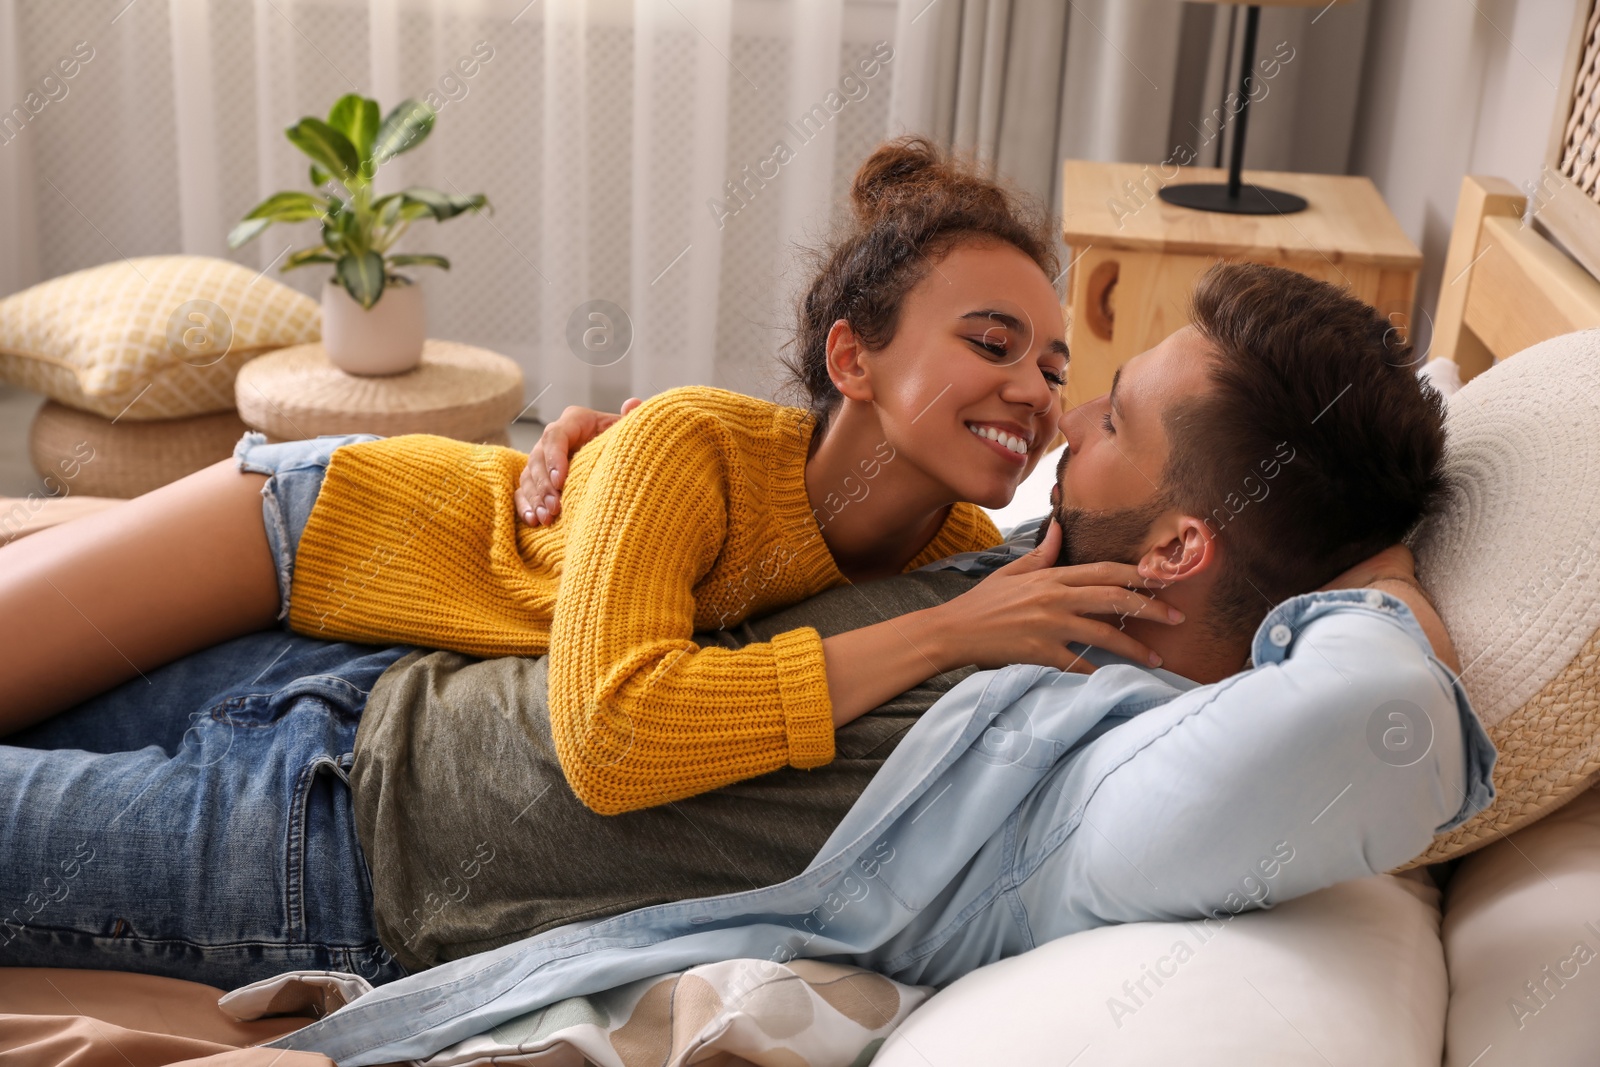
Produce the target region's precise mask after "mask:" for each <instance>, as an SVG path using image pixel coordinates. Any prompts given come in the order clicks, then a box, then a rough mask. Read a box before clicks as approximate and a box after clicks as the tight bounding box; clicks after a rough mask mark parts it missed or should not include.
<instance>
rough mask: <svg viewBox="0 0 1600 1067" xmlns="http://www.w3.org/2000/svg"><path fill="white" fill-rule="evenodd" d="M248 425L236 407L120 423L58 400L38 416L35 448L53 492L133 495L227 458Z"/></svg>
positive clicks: (32, 454)
mask: <svg viewBox="0 0 1600 1067" xmlns="http://www.w3.org/2000/svg"><path fill="white" fill-rule="evenodd" d="M246 429H247V427H246V426H245V424H244V423H243V422H241V421H239V416H238V415H237V414H235V413H234V412H232V411H222V412H218V413H217V414H214V415H196V416H194V417H193V418H188V419H160V420H157V421H153V422H134V421H133V420H131V419H122V420H119V421H116V422H113V421H112V420H110V419H108V418H106V417H105V416H103V415H95V414H93V413H91V412H87V411H79V410H78V409H77V408H69V407H67V406H66V405H65V404H58V403H56V402H55V401H54V400H51V401H49V402H47V403H46V404H45V405H44V406H43V407H41V408H40V409H39V413H38V414H37V415H35V416H34V418H33V425H32V426H31V427H30V428H29V431H28V453H29V458H30V459H32V461H33V469H34V470H36V471H37V472H38V473H39V477H40V478H43V479H44V484H45V488H46V489H47V490H48V491H50V492H52V493H55V494H57V495H61V494H65V493H71V494H73V495H77V494H80V493H81V494H83V495H85V496H109V497H124V498H126V497H135V496H138V495H139V494H140V493H148V492H149V491H150V490H152V489H157V488H160V487H161V486H163V485H166V484H167V483H168V482H175V481H177V480H178V479H179V478H182V477H183V476H184V475H186V474H193V473H194V472H195V471H197V470H199V469H201V468H202V467H209V466H210V465H211V464H213V463H215V462H217V461H218V460H219V459H227V458H228V457H229V456H231V455H233V446H234V445H235V444H236V443H238V440H239V438H240V437H241V436H242V435H243V434H244V432H245V430H246Z"/></svg>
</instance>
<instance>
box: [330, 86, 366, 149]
mask: <svg viewBox="0 0 1600 1067" xmlns="http://www.w3.org/2000/svg"><path fill="white" fill-rule="evenodd" d="M328 125H329V126H332V127H333V128H334V129H336V130H338V131H339V132H340V133H342V134H344V135H345V136H346V137H348V138H349V139H350V144H351V145H352V146H353V147H354V148H355V150H356V160H357V163H358V165H359V164H360V163H364V162H366V160H367V157H368V156H370V155H371V154H372V141H373V139H374V138H376V137H377V136H378V102H377V101H376V100H372V99H370V98H368V97H365V96H362V95H361V94H360V93H346V94H345V95H343V96H341V97H340V98H339V99H338V100H337V101H336V102H335V103H334V105H333V108H332V110H330V111H329V112H328Z"/></svg>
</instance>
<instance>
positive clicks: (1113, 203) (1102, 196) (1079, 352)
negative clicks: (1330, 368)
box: [1061, 159, 1422, 404]
mask: <svg viewBox="0 0 1600 1067" xmlns="http://www.w3.org/2000/svg"><path fill="white" fill-rule="evenodd" d="M1063 167H1064V170H1063V181H1062V220H1061V226H1062V235H1063V237H1064V239H1065V241H1066V244H1067V246H1068V248H1069V250H1070V257H1071V258H1070V260H1069V262H1071V264H1072V267H1071V278H1070V281H1069V283H1068V288H1067V301H1066V307H1065V308H1064V310H1065V312H1066V316H1067V345H1068V346H1069V347H1070V348H1071V350H1072V355H1071V361H1070V363H1069V365H1068V371H1067V394H1066V400H1067V403H1069V404H1081V403H1083V402H1084V401H1086V400H1092V399H1094V398H1095V397H1097V396H1099V395H1101V394H1102V393H1104V392H1106V391H1107V390H1108V389H1110V388H1111V375H1112V374H1113V373H1114V372H1115V371H1116V369H1117V368H1118V367H1120V366H1121V365H1122V364H1124V363H1126V362H1127V361H1128V360H1129V359H1132V358H1133V357H1134V356H1136V355H1138V354H1139V353H1140V352H1143V351H1146V350H1147V349H1149V348H1151V347H1153V346H1154V345H1156V344H1157V343H1158V342H1160V341H1161V340H1162V339H1163V338H1165V337H1166V336H1167V335H1168V334H1170V333H1172V332H1173V331H1174V330H1176V329H1178V328H1179V327H1180V326H1183V325H1184V324H1185V323H1187V322H1188V321H1189V317H1188V311H1187V309H1188V302H1189V294H1190V292H1191V290H1192V289H1193V287H1194V282H1195V279H1196V278H1197V277H1198V276H1199V275H1200V273H1201V272H1202V271H1204V270H1205V269H1206V268H1207V267H1209V266H1210V265H1211V264H1212V263H1215V262H1216V261H1218V260H1220V259H1242V260H1251V261H1254V262H1257V263H1270V264H1273V265H1275V266H1280V267H1288V268H1289V269H1291V270H1297V271H1299V272H1300V273H1302V274H1307V275H1310V276H1311V277H1313V278H1320V279H1322V280H1323V281H1328V282H1332V283H1333V284H1335V285H1340V286H1343V287H1345V288H1346V289H1349V290H1350V291H1351V292H1352V293H1354V294H1355V295H1356V296H1358V297H1360V298H1361V299H1362V300H1365V301H1366V302H1367V303H1369V304H1371V305H1373V306H1374V307H1376V308H1377V309H1378V310H1379V311H1380V312H1382V313H1383V314H1384V315H1386V316H1388V317H1389V321H1390V322H1392V323H1394V324H1395V325H1396V326H1397V327H1398V328H1399V329H1400V330H1402V331H1404V330H1405V329H1406V328H1407V327H1408V326H1409V324H1410V318H1411V305H1412V301H1413V300H1414V299H1415V296H1416V288H1417V271H1418V270H1419V269H1420V268H1421V266H1422V253H1421V252H1420V251H1419V250H1418V249H1417V246H1416V245H1415V244H1413V243H1412V242H1411V239H1410V238H1409V237H1407V236H1406V234H1405V231H1404V230H1402V229H1401V228H1400V223H1399V221H1398V220H1396V219H1395V217H1394V215H1393V213H1391V212H1390V211H1389V208H1388V205H1386V204H1385V203H1384V202H1383V197H1382V196H1380V195H1379V194H1378V190H1377V188H1376V187H1375V186H1374V185H1373V184H1372V182H1371V180H1370V179H1367V178H1363V177H1347V176H1344V175H1330V174H1285V173H1274V172H1268V171H1245V173H1244V180H1245V181H1246V182H1253V183H1256V184H1258V185H1266V186H1270V187H1272V188H1274V189H1282V190H1284V191H1285V192H1290V193H1294V194H1296V195H1298V196H1303V197H1305V199H1306V200H1307V201H1309V203H1310V206H1309V207H1308V208H1306V210H1304V211H1301V212H1297V213H1295V214H1292V215H1224V214H1218V213H1215V212H1209V211H1195V210H1192V209H1189V208H1181V207H1177V206H1175V205H1172V204H1168V203H1167V202H1166V201H1164V200H1162V199H1161V198H1160V197H1159V196H1158V195H1157V193H1158V192H1159V191H1160V189H1161V187H1162V186H1163V185H1167V184H1176V183H1181V182H1215V181H1226V180H1227V174H1226V172H1225V171H1222V170H1219V169H1217V168H1213V167H1177V166H1173V165H1166V166H1162V165H1159V164H1142V163H1091V162H1087V161H1084V160H1074V159H1069V160H1067V161H1066V163H1065V164H1064V165H1063Z"/></svg>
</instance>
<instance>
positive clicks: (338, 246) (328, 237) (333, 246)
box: [322, 215, 346, 255]
mask: <svg viewBox="0 0 1600 1067" xmlns="http://www.w3.org/2000/svg"><path fill="white" fill-rule="evenodd" d="M322 243H323V245H324V246H326V247H327V249H328V251H330V252H332V253H333V254H334V255H344V253H345V251H346V249H345V243H344V233H343V231H341V230H340V229H339V223H338V220H337V219H336V218H335V217H334V216H332V215H330V216H328V217H327V218H325V219H323V220H322Z"/></svg>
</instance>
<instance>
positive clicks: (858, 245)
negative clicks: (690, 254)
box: [784, 137, 1058, 431]
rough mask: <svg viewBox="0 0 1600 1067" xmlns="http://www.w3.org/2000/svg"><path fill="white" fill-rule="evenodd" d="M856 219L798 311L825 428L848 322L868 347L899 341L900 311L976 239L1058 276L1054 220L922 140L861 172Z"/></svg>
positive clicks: (811, 386)
mask: <svg viewBox="0 0 1600 1067" xmlns="http://www.w3.org/2000/svg"><path fill="white" fill-rule="evenodd" d="M850 202H851V206H852V207H853V209H854V217H853V219H852V221H851V222H850V224H849V225H847V226H846V227H845V229H844V232H843V233H840V234H837V235H836V236H835V237H834V238H833V240H832V241H830V242H829V243H828V245H827V246H826V247H824V248H822V249H820V250H817V251H814V252H813V253H812V258H813V261H814V262H815V264H816V273H815V275H814V276H813V279H812V282H811V285H810V286H809V287H808V288H807V290H806V292H805V295H804V296H802V297H801V299H800V302H799V308H798V323H797V325H796V328H795V336H794V341H793V351H792V352H791V353H789V354H788V355H787V356H786V357H785V360H784V361H785V363H786V364H787V365H788V367H789V370H790V372H791V374H792V377H793V382H792V384H793V385H794V387H795V389H796V391H797V392H798V393H799V394H800V395H801V396H802V397H803V398H804V399H805V401H806V406H808V407H809V408H810V410H811V413H812V414H813V415H814V416H815V417H816V420H817V429H818V431H821V430H822V429H824V428H826V426H827V424H828V418H829V416H830V415H832V413H833V410H834V408H835V407H836V406H837V405H838V403H839V400H840V397H839V392H838V390H836V389H835V388H834V386H833V382H832V381H831V380H830V379H829V377H828V356H827V344H828V331H829V330H830V329H831V328H832V327H833V324H834V323H835V322H837V321H838V320H840V319H844V320H846V321H847V322H849V323H850V328H851V329H852V330H854V331H855V334H856V336H857V337H859V338H860V339H861V342H862V343H863V344H864V345H865V346H866V347H867V348H868V349H869V350H872V349H879V348H882V347H883V346H884V345H887V344H888V343H889V342H890V341H892V340H894V334H895V328H896V326H897V325H898V323H899V317H900V305H901V303H902V302H903V301H904V300H905V297H906V294H907V293H909V292H910V291H911V289H912V288H913V287H914V286H915V285H916V284H917V283H918V282H919V281H921V280H922V279H923V278H924V277H925V276H926V275H927V273H928V271H929V270H930V269H931V265H932V264H933V263H935V262H937V261H938V260H939V259H940V258H942V257H943V256H945V255H947V254H949V252H950V251H951V250H952V249H953V248H955V247H956V246H957V245H958V244H960V243H962V242H965V241H968V240H971V241H976V242H986V241H987V242H1003V243H1005V244H1010V245H1013V246H1015V247H1016V248H1017V249H1018V250H1020V251H1021V252H1022V253H1023V254H1024V255H1026V256H1027V257H1028V258H1029V259H1031V260H1033V261H1034V262H1035V263H1037V264H1038V265H1039V269H1040V270H1042V271H1044V274H1045V277H1046V278H1054V277H1055V276H1056V273H1057V270H1058V263H1057V259H1056V253H1055V243H1054V234H1053V229H1052V222H1051V220H1050V217H1049V215H1048V214H1047V213H1045V212H1043V211H1041V210H1040V209H1039V208H1038V207H1037V205H1036V204H1034V202H1033V201H1032V200H1031V198H1029V197H1027V196H1026V195H1025V194H1022V193H1019V192H1016V191H1014V190H1011V189H1008V188H1006V187H1004V186H1002V185H1001V184H1000V183H999V182H997V181H995V180H993V179H991V178H989V177H986V176H985V175H984V173H983V171H982V168H981V167H980V166H979V165H977V164H976V163H974V162H972V161H970V160H966V159H961V158H957V157H955V156H953V155H951V154H949V153H946V152H944V151H943V150H941V149H940V148H939V147H938V146H936V145H934V144H932V143H931V142H929V141H927V140H925V139H923V138H921V137H902V138H899V139H897V140H893V141H886V142H884V143H883V144H881V145H879V146H878V147H877V148H876V149H874V150H873V152H872V154H871V155H870V156H868V157H867V159H866V161H865V162H864V163H862V164H861V167H860V169H858V170H857V171H856V176H855V182H854V184H853V185H852V186H851V189H850Z"/></svg>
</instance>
